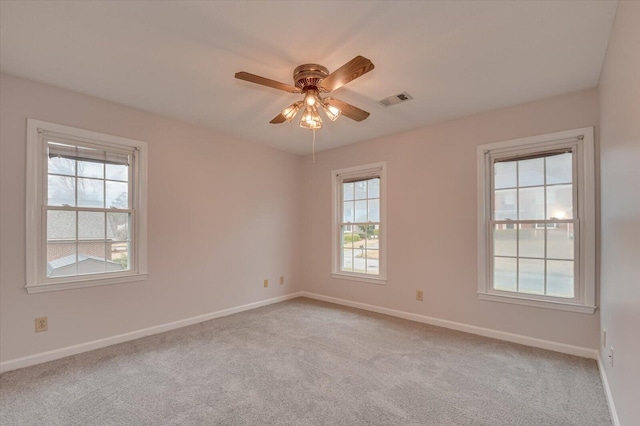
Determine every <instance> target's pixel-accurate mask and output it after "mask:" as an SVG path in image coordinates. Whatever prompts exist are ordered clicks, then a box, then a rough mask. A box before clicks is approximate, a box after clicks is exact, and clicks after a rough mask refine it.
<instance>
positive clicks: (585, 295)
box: [477, 127, 597, 314]
mask: <svg viewBox="0 0 640 426" xmlns="http://www.w3.org/2000/svg"><path fill="white" fill-rule="evenodd" d="M571 144H573V145H575V151H574V157H575V160H574V164H576V166H577V167H576V170H575V172H574V176H575V178H576V181H575V182H574V185H575V186H576V188H577V191H576V194H577V203H576V207H575V208H576V212H577V215H576V219H577V223H578V224H579V226H577V227H576V228H577V230H576V232H579V233H580V234H579V244H578V247H577V248H578V256H577V258H576V259H575V261H576V262H577V264H578V266H577V270H578V271H579V274H578V278H577V279H578V285H577V286H576V290H577V294H576V297H575V298H574V299H572V300H571V302H565V301H561V300H558V299H557V298H553V297H549V296H535V295H528V294H524V293H511V292H501V291H499V290H494V289H493V288H491V279H490V276H489V274H490V267H489V262H491V250H490V243H491V241H490V234H489V233H490V229H489V228H490V227H489V226H488V224H489V219H490V218H491V194H492V193H491V191H492V185H491V180H492V179H491V170H492V168H491V165H490V155H491V154H499V155H501V156H502V155H505V156H506V155H508V154H512V155H518V154H526V152H527V151H531V152H533V151H541V150H545V149H548V150H552V149H554V148H558V147H560V146H568V145H571ZM477 173H478V175H477V185H478V188H477V197H478V198H477V208H478V214H477V218H478V223H477V241H478V243H477V244H478V246H477V250H478V297H479V299H481V300H489V301H495V302H505V303H513V304H518V305H527V306H536V307H542V308H548V309H559V310H564V311H569V312H579V313H587V314H593V313H594V312H595V310H596V309H597V307H596V303H595V297H596V275H595V260H596V255H595V254H596V246H595V233H596V229H595V214H596V212H595V147H594V128H593V127H584V128H580V129H574V130H567V131H563V132H557V133H548V134H544V135H539V136H532V137H527V138H520V139H513V140H508V141H502V142H494V143H489V144H484V145H479V146H478V147H477Z"/></svg>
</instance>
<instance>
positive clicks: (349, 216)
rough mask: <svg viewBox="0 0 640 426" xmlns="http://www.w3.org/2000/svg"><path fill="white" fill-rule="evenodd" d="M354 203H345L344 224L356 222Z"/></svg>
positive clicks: (343, 209) (343, 210)
mask: <svg viewBox="0 0 640 426" xmlns="http://www.w3.org/2000/svg"><path fill="white" fill-rule="evenodd" d="M354 210H355V209H354V207H353V201H345V202H344V203H343V207H342V215H343V219H342V221H343V222H355V216H354V214H355V211H354Z"/></svg>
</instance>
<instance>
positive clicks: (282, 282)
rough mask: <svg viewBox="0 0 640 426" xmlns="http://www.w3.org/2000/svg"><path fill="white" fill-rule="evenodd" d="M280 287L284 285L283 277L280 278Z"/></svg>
mask: <svg viewBox="0 0 640 426" xmlns="http://www.w3.org/2000/svg"><path fill="white" fill-rule="evenodd" d="M280 285H284V277H280Z"/></svg>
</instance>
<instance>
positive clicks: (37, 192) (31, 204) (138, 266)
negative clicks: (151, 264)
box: [25, 118, 148, 294]
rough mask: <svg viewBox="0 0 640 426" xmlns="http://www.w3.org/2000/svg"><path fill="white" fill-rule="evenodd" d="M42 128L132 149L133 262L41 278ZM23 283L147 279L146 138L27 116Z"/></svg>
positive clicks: (41, 288) (40, 286)
mask: <svg viewBox="0 0 640 426" xmlns="http://www.w3.org/2000/svg"><path fill="white" fill-rule="evenodd" d="M42 132H47V133H52V134H58V135H60V136H64V137H65V138H66V139H71V140H77V141H78V142H80V143H88V144H91V143H92V142H93V143H96V142H99V143H100V144H102V145H107V146H113V147H114V149H117V148H118V146H121V147H128V148H136V149H137V150H138V155H137V159H136V161H135V163H134V166H133V171H132V176H133V189H134V191H133V200H132V206H131V208H132V209H133V210H134V211H135V214H133V215H132V220H133V221H134V222H133V226H132V228H133V229H132V232H133V234H134V235H133V238H132V240H133V241H134V243H133V244H132V246H133V251H134V253H133V256H132V258H133V259H134V265H132V268H131V270H129V271H125V272H122V273H120V272H113V273H109V274H96V275H93V276H92V275H77V276H68V277H56V278H53V279H52V278H46V277H44V276H43V272H44V268H43V266H42V263H43V261H44V259H45V253H46V250H45V249H44V243H45V242H46V235H44V230H45V229H46V226H45V223H44V215H43V213H42V211H43V209H45V207H46V206H45V204H44V200H43V195H44V185H45V179H46V173H45V170H44V167H45V162H44V161H45V150H44V141H43V137H42V136H41V133H42ZM26 184H27V188H26V284H25V289H26V291H27V293H29V294H32V293H42V292H48V291H55V290H68V289H73V288H82V287H94V286H99V285H108V284H117V283H123V282H132V281H141V280H145V279H146V278H147V274H148V272H147V144H146V142H142V141H137V140H134V139H128V138H123V137H119V136H113V135H108V134H104V133H98V132H93V131H90V130H84V129H78V128H75V127H70V126H64V125H61V124H55V123H49V122H46V121H40V120H34V119H31V118H28V119H27V179H26Z"/></svg>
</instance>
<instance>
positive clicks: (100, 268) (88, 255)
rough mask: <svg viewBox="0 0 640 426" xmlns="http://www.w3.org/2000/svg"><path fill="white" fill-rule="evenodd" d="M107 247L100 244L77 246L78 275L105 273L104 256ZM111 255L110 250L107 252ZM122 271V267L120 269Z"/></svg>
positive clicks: (80, 244) (92, 243) (102, 243)
mask: <svg viewBox="0 0 640 426" xmlns="http://www.w3.org/2000/svg"><path fill="white" fill-rule="evenodd" d="M106 250H107V245H106V244H105V242H104V241H102V242H91V243H79V244H78V275H81V274H95V273H97V272H104V271H105V255H106V253H107V251H106ZM109 255H111V250H109ZM120 270H122V267H120Z"/></svg>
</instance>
